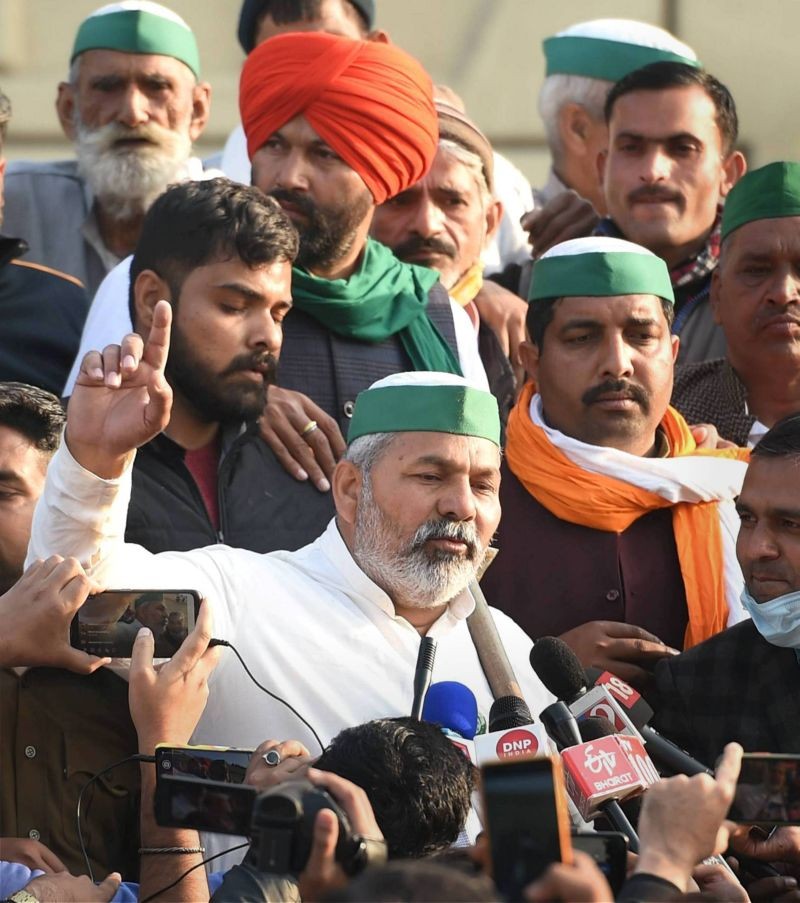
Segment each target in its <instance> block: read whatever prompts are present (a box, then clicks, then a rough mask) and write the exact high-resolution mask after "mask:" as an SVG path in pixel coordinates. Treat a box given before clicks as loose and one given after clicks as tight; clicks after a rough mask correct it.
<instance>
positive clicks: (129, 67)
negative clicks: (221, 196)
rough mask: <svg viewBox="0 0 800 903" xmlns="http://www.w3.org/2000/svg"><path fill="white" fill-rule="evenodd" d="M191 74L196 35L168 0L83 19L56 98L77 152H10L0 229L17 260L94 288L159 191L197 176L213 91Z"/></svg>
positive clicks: (128, 1)
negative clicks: (41, 159) (23, 155)
mask: <svg viewBox="0 0 800 903" xmlns="http://www.w3.org/2000/svg"><path fill="white" fill-rule="evenodd" d="M199 78H200V60H199V54H198V50H197V43H196V41H195V37H194V35H193V33H192V31H191V29H190V28H189V26H188V25H187V24H186V22H184V20H183V19H181V18H180V16H178V15H176V14H175V13H173V12H172V11H171V10H169V9H167V8H166V7H163V6H161V5H159V4H157V3H152V2H149V0H123V2H119V3H112V4H109V5H107V6H103V7H101V8H100V9H98V10H96V11H95V12H93V13H92V14H91V15H90V16H89V17H88V18H86V19H85V20H84V21H83V22H82V23H81V25H80V27H79V28H78V32H77V34H76V37H75V42H74V44H73V48H72V54H71V58H70V71H69V78H68V81H65V82H61V84H59V86H58V97H57V100H56V111H57V113H58V117H59V120H60V122H61V127H62V129H63V130H64V133H65V134H66V135H67V137H68V138H69V139H70V140H72V141H73V142H74V144H75V154H76V158H75V159H74V160H63V161H58V162H48V163H34V162H29V161H20V162H17V163H12V164H10V165H9V167H8V172H7V174H6V223H7V228H9V229H10V230H11V232H12V234H15V235H19V236H21V237H22V238H24V239H25V240H26V242H27V243H28V245H29V247H30V251H29V253H28V256H27V258H26V259H28V260H31V261H34V262H37V263H43V264H46V265H47V266H51V267H55V268H57V269H59V270H62V271H64V272H65V273H69V274H70V275H72V276H75V277H76V278H77V279H79V280H80V281H81V282H83V284H84V285H85V286H86V289H87V291H88V293H89V296H90V297H91V296H92V295H93V294H94V292H95V291H96V290H97V287H98V285H99V284H100V282H101V281H102V279H103V277H104V276H105V275H106V273H107V272H108V271H109V270H110V269H112V268H113V267H114V266H115V265H116V264H117V263H119V261H120V260H122V259H123V258H124V257H127V256H128V254H130V253H131V252H132V251H133V249H134V247H135V246H136V242H137V240H138V237H139V231H140V229H141V224H142V219H143V218H144V214H145V213H146V211H147V209H148V207H149V206H150V204H151V203H152V202H153V201H154V200H155V199H156V198H157V197H158V196H159V195H160V194H161V193H162V192H163V191H164V189H165V188H166V187H167V186H168V185H170V184H171V183H173V182H177V181H182V180H184V179H197V178H203V177H204V174H203V167H202V163H201V162H200V160H199V159H197V158H195V157H192V156H191V153H192V142H193V141H195V140H196V139H197V137H198V136H199V135H200V133H201V132H202V130H203V128H204V127H205V124H206V121H207V120H208V115H209V106H210V97H211V88H210V86H209V85H208V83H207V82H202V81H200V80H199ZM214 174H215V175H220V173H214Z"/></svg>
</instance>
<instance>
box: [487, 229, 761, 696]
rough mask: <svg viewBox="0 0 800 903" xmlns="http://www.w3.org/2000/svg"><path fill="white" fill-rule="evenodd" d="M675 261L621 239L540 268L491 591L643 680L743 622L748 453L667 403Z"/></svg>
mask: <svg viewBox="0 0 800 903" xmlns="http://www.w3.org/2000/svg"><path fill="white" fill-rule="evenodd" d="M672 305H673V292H672V286H671V284H670V279H669V273H668V270H667V267H666V264H665V263H664V261H663V260H661V259H659V258H658V257H657V256H656V255H654V254H651V253H650V252H649V251H647V250H645V249H644V248H642V247H640V246H638V245H634V244H632V243H630V242H625V241H622V240H620V239H612V238H600V237H598V238H581V239H575V240H573V241H569V242H564V243H563V244H560V245H556V247H554V248H552V249H551V250H550V251H548V252H547V253H545V254H544V255H543V256H542V257H541V258H540V259H539V260H538V261H537V263H536V265H535V267H534V277H533V282H532V289H531V302H530V311H529V314H528V331H529V334H530V336H531V342H530V343H526V344H525V345H523V347H522V357H523V361H524V363H525V367H526V370H527V372H528V374H529V376H530V377H531V380H532V381H531V382H530V383H528V384H527V385H526V387H525V388H524V389H523V392H522V395H521V397H520V400H519V402H518V403H517V406H516V407H515V408H514V410H513V411H512V413H511V416H510V418H509V421H508V431H507V443H506V457H505V466H504V473H503V485H502V489H501V501H502V505H503V520H502V522H501V524H500V529H499V532H498V534H497V545H498V547H499V550H500V553H499V555H498V556H497V560H496V561H495V562H494V564H493V565H492V566H491V567H490V568H489V570H488V571H487V573H486V576H485V577H484V587H485V591H486V594H487V597H488V598H489V599H490V600H491V601H492V602H493V603H494V604H495V605H497V606H498V607H500V608H502V609H503V610H504V611H506V612H507V613H508V614H510V615H511V616H512V617H513V618H515V619H516V620H517V621H519V623H520V624H521V625H522V626H523V628H524V629H526V630H527V631H528V633H530V634H531V635H532V636H534V637H538V636H542V635H548V634H553V635H558V634H560V635H561V636H562V639H564V640H565V641H566V642H567V643H569V644H570V645H571V646H572V648H573V649H574V650H575V652H576V653H577V655H578V656H579V658H580V659H581V662H582V663H583V665H584V666H588V665H593V666H596V667H600V668H604V669H608V670H610V671H612V672H614V673H615V674H618V675H619V676H620V677H623V678H624V679H625V680H629V681H631V682H632V683H634V684H635V685H637V686H642V685H643V684H646V683H647V682H648V679H649V677H650V671H651V669H652V667H653V665H654V664H655V662H656V661H658V660H659V659H660V658H663V657H664V656H668V655H672V654H675V652H676V650H678V649H682V648H685V647H689V646H692V645H695V644H696V643H699V642H701V641H702V640H704V639H707V638H708V637H709V636H711V635H712V634H714V633H716V632H718V631H720V630H722V629H723V628H724V627H725V626H726V625H727V624H732V623H736V622H737V621H738V620H741V619H742V617H744V613H743V611H742V609H741V607H740V605H739V592H740V590H741V574H740V572H739V569H738V567H737V566H736V560H735V555H734V542H735V536H736V515H735V510H734V508H733V499H734V498H735V497H736V495H738V493H739V489H740V488H741V483H742V479H743V477H744V470H745V465H744V463H743V461H742V460H741V459H742V457H743V456H744V455H746V452H743V451H742V450H740V449H726V450H720V451H716V450H715V451H699V450H697V449H696V445H695V441H694V439H693V437H692V434H691V432H690V430H689V428H688V426H687V425H686V422H685V421H684V419H683V418H682V417H681V416H680V414H678V413H677V412H676V411H675V410H673V409H672V408H670V407H669V398H670V394H671V392H672V373H673V363H674V359H675V356H676V355H677V352H678V342H679V340H678V339H677V338H676V337H675V336H673V335H671V334H670V324H671V320H672Z"/></svg>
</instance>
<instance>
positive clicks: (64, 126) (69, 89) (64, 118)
mask: <svg viewBox="0 0 800 903" xmlns="http://www.w3.org/2000/svg"><path fill="white" fill-rule="evenodd" d="M56 114H57V115H58V121H59V122H60V123H61V130H62V131H63V132H64V134H65V135H66V136H67V138H69V140H70V141H74V140H75V88H74V87H73V86H72V85H71V84H70V83H69V82H59V84H58V94H57V95H56Z"/></svg>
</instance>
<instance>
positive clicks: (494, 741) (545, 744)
mask: <svg viewBox="0 0 800 903" xmlns="http://www.w3.org/2000/svg"><path fill="white" fill-rule="evenodd" d="M552 751H553V744H552V742H551V740H550V738H549V736H548V735H547V731H545V730H544V728H543V727H542V726H541V725H540V724H534V723H533V715H531V712H530V709H529V708H528V705H527V703H526V702H525V700H524V699H522V697H520V696H501V697H500V698H499V699H495V701H494V702H493V703H492V707H491V709H489V732H488V733H486V734H478V736H477V737H475V755H476V757H477V760H478V764H479V765H480V764H482V763H483V762H496V761H497V760H498V759H515V758H518V757H521V756H526V757H528V756H537V755H538V756H541V755H545V754H546V753H550V752H552Z"/></svg>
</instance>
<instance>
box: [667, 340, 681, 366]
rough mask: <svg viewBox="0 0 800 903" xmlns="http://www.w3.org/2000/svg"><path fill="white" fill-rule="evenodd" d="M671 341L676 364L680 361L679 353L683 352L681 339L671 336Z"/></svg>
mask: <svg viewBox="0 0 800 903" xmlns="http://www.w3.org/2000/svg"><path fill="white" fill-rule="evenodd" d="M670 340H671V342H672V363H673V364H674V363H676V361H677V360H678V352H679V351H680V350H681V338H680V336H677V335H671V336H670Z"/></svg>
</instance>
